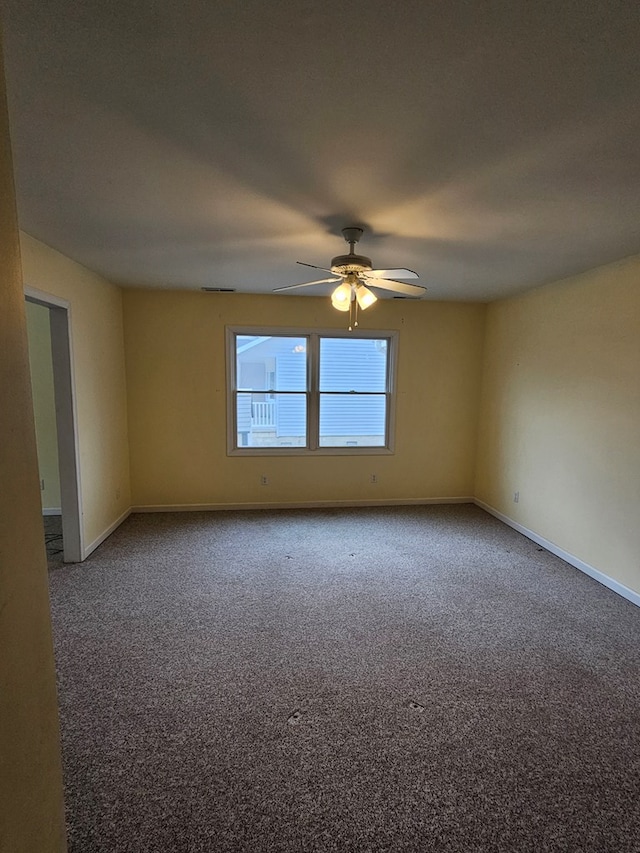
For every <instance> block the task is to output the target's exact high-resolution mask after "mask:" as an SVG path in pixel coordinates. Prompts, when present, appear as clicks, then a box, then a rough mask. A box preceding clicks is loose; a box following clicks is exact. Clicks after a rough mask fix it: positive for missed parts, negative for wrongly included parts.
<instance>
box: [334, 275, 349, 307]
mask: <svg viewBox="0 0 640 853" xmlns="http://www.w3.org/2000/svg"><path fill="white" fill-rule="evenodd" d="M331 304H332V305H333V307H334V308H336V309H337V310H338V311H348V310H349V306H350V305H351V285H350V284H347V282H346V281H343V282H342V284H339V285H338V286H337V287H336V289H335V290H334V291H333V293H332V294H331Z"/></svg>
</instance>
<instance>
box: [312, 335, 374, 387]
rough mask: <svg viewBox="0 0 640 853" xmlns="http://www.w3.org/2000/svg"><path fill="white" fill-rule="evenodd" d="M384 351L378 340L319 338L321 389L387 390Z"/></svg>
mask: <svg viewBox="0 0 640 853" xmlns="http://www.w3.org/2000/svg"><path fill="white" fill-rule="evenodd" d="M387 350H388V344H387V341H386V340H384V339H379V338H375V339H370V338H320V390H321V391H380V392H384V391H386V390H387Z"/></svg>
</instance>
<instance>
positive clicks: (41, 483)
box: [40, 480, 44, 492]
mask: <svg viewBox="0 0 640 853" xmlns="http://www.w3.org/2000/svg"><path fill="white" fill-rule="evenodd" d="M40 491H41V492H44V480H40Z"/></svg>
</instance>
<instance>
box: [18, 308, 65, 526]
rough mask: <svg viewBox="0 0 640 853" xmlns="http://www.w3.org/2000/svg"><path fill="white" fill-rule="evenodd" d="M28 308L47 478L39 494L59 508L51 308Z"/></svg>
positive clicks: (43, 476) (40, 458)
mask: <svg viewBox="0 0 640 853" xmlns="http://www.w3.org/2000/svg"><path fill="white" fill-rule="evenodd" d="M26 308H27V334H28V338H29V366H30V369H31V390H32V394H33V412H34V416H35V422H36V444H37V447H38V468H39V471H40V480H41V481H42V482H44V489H43V490H42V491H41V493H40V498H41V500H42V508H43V509H57V510H58V511H59V510H60V473H59V468H58V435H57V429H56V405H55V394H54V389H53V360H52V357H51V327H50V325H49V309H48V308H46V307H45V306H44V305H36V304H35V303H34V302H27V306H26Z"/></svg>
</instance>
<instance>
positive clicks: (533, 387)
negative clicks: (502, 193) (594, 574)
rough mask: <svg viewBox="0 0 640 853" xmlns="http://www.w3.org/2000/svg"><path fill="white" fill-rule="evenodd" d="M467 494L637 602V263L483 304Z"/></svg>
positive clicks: (639, 424)
mask: <svg viewBox="0 0 640 853" xmlns="http://www.w3.org/2000/svg"><path fill="white" fill-rule="evenodd" d="M516 491H518V492H519V493H520V500H519V502H518V503H514V502H513V493H514V492H516ZM476 496H477V497H478V498H479V499H480V500H482V501H484V502H486V503H487V504H489V505H490V506H492V507H494V508H495V509H497V510H498V511H500V512H502V513H503V514H505V515H507V516H509V517H510V518H512V519H514V520H515V521H517V522H518V523H520V524H522V525H524V526H525V527H527V528H529V529H530V530H533V531H534V532H535V533H537V534H538V535H540V536H543V537H544V538H545V539H548V540H550V541H551V542H553V543H554V544H556V545H557V546H559V547H560V548H562V549H564V550H565V551H567V552H569V553H570V554H572V555H574V556H576V557H578V558H579V559H580V560H582V561H584V562H585V563H587V564H588V565H590V566H592V567H593V568H595V569H597V570H599V571H601V572H604V573H605V574H606V575H608V576H609V577H612V578H613V579H615V580H617V581H618V582H619V583H621V584H623V585H624V586H627V587H629V588H630V589H632V590H634V591H635V592H640V525H639V524H638V510H639V508H640V257H637V258H631V259H628V260H626V261H623V262H620V263H616V264H612V265H609V266H606V267H602V268H600V269H597V270H593V271H591V272H589V273H586V274H584V275H580V276H576V277H575V278H572V279H569V280H566V281H563V282H559V283H556V284H553V285H549V286H547V287H542V288H539V289H537V290H534V291H531V292H529V293H528V294H526V295H524V296H522V297H520V298H516V299H509V300H504V301H501V302H497V303H494V304H492V305H491V306H489V310H488V315H487V334H486V342H485V361H484V379H483V397H482V407H481V420H480V429H479V440H478V466H477V480H476Z"/></svg>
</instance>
